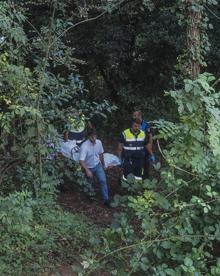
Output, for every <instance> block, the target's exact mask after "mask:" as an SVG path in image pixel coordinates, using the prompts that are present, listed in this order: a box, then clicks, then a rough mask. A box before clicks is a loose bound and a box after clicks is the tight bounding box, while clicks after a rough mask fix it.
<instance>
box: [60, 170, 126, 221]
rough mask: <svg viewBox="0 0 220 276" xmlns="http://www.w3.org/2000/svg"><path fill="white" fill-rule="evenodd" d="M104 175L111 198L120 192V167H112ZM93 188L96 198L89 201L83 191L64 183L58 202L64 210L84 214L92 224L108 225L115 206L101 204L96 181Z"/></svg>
mask: <svg viewBox="0 0 220 276" xmlns="http://www.w3.org/2000/svg"><path fill="white" fill-rule="evenodd" d="M106 175H107V181H108V186H109V195H110V200H112V199H113V197H114V195H116V194H121V193H122V188H121V186H120V175H121V169H120V168H119V167H113V168H111V169H109V170H108V171H107V172H106ZM94 188H95V193H96V198H95V200H94V201H91V200H90V199H88V197H87V196H86V195H85V193H83V192H80V191H79V190H73V188H72V187H71V188H70V187H68V185H66V186H65V187H64V191H63V192H61V193H60V194H59V197H58V202H59V204H60V205H61V207H63V209H64V210H66V211H69V212H72V213H78V214H82V215H85V216H86V217H87V218H89V220H90V221H91V222H92V223H94V224H97V225H100V226H108V225H110V224H111V222H112V218H113V214H114V213H115V212H116V210H115V208H107V207H105V206H104V205H103V201H102V198H101V193H100V187H99V184H98V183H95V185H94Z"/></svg>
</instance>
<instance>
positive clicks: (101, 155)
mask: <svg viewBox="0 0 220 276" xmlns="http://www.w3.org/2000/svg"><path fill="white" fill-rule="evenodd" d="M99 159H100V162H101V164H102V166H103V168H105V161H104V155H103V153H101V154H99Z"/></svg>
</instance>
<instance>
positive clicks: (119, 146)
mask: <svg viewBox="0 0 220 276" xmlns="http://www.w3.org/2000/svg"><path fill="white" fill-rule="evenodd" d="M124 143H125V138H124V134H123V132H122V133H121V134H120V137H119V143H118V148H117V154H118V157H119V158H121V156H122V151H123V147H124Z"/></svg>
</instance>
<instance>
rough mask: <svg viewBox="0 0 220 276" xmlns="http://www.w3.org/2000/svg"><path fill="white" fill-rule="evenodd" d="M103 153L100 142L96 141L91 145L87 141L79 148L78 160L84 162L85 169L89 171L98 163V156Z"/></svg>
mask: <svg viewBox="0 0 220 276" xmlns="http://www.w3.org/2000/svg"><path fill="white" fill-rule="evenodd" d="M103 152H104V149H103V146H102V142H101V141H100V140H98V139H96V143H95V144H93V143H92V142H91V141H90V140H89V139H87V140H86V141H85V142H84V143H83V144H82V145H81V147H80V153H79V160H82V161H84V162H85V164H86V167H87V168H89V169H92V168H94V167H95V166H97V165H98V164H99V163H100V159H99V155H100V154H102V153H103Z"/></svg>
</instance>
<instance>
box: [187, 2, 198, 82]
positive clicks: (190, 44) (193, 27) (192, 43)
mask: <svg viewBox="0 0 220 276" xmlns="http://www.w3.org/2000/svg"><path fill="white" fill-rule="evenodd" d="M196 2H197V3H196ZM197 6H199V0H197V1H195V0H188V22H187V51H188V54H189V56H188V58H189V61H188V66H187V68H188V72H189V76H190V78H191V79H196V78H197V77H198V75H199V73H200V65H201V33H200V27H201V11H200V9H199V8H198V11H197ZM193 7H195V9H196V10H195V9H194V8H193Z"/></svg>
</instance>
